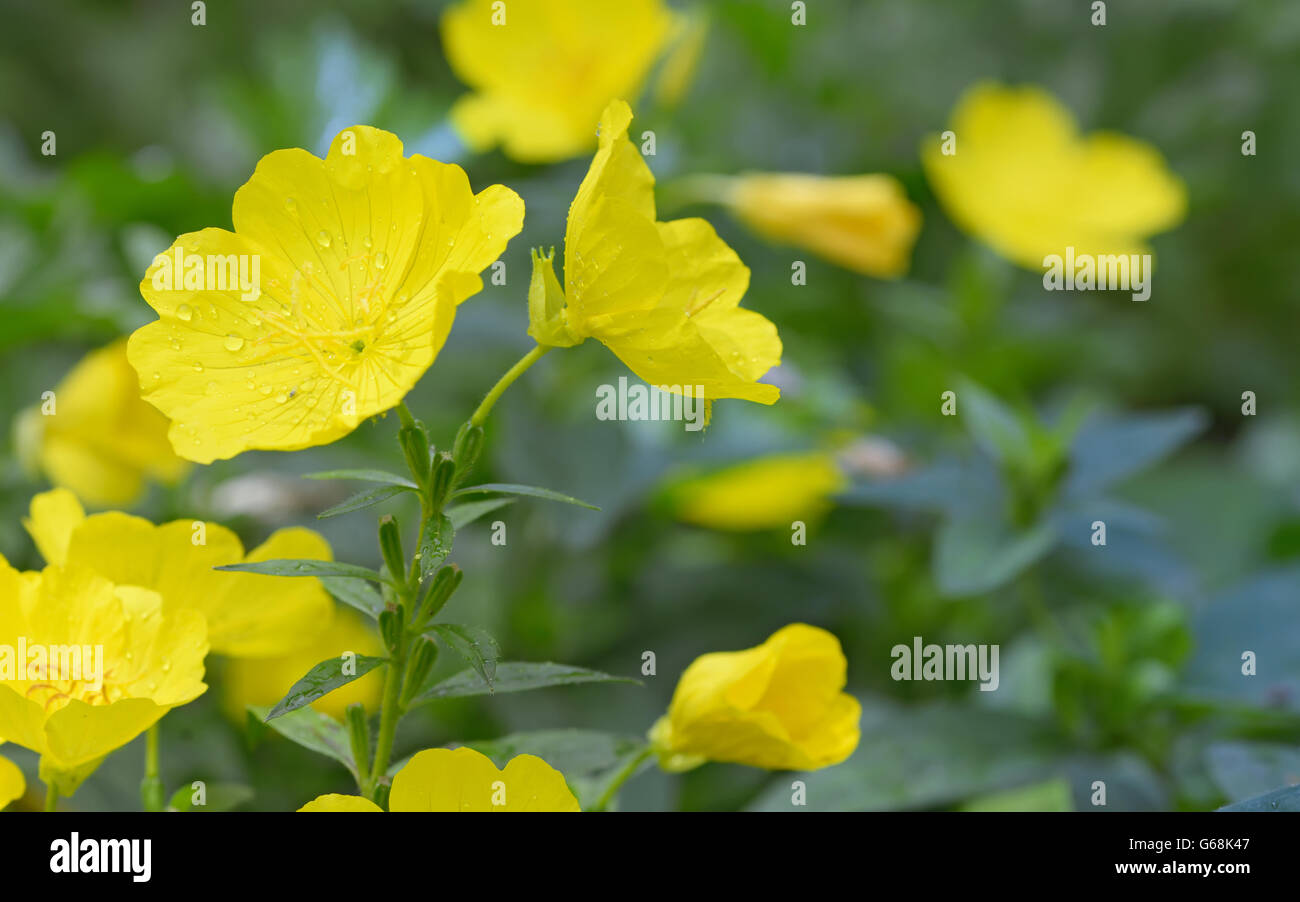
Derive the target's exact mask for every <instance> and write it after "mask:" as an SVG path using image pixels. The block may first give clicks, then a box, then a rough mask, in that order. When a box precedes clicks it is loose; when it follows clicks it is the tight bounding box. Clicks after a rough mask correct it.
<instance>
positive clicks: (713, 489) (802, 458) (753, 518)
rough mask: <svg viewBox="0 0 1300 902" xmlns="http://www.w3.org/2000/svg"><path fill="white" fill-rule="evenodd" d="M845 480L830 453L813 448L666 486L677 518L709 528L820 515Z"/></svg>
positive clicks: (785, 523)
mask: <svg viewBox="0 0 1300 902" xmlns="http://www.w3.org/2000/svg"><path fill="white" fill-rule="evenodd" d="M846 484H847V480H846V479H845V477H844V475H843V474H842V473H841V472H840V468H839V466H838V465H837V464H836V463H835V457H834V455H831V454H826V453H824V452H819V451H814V452H809V453H804V454H780V455H772V456H770V457H760V458H757V459H755V460H747V461H745V462H743V463H739V464H736V465H734V466H731V467H727V468H726V469H723V470H719V471H717V472H714V473H709V474H706V475H704V476H699V477H696V478H693V479H688V480H685V481H683V482H680V483H678V484H676V485H674V486H673V487H672V488H671V496H672V498H673V499H674V502H675V504H674V506H675V508H676V512H677V516H678V517H679V518H680V519H682V520H684V521H686V522H687V523H694V524H696V525H698V526H707V527H710V528H712V529H727V530H740V531H743V530H754V529H772V528H776V527H782V528H786V529H789V528H790V524H791V523H793V522H794V521H795V520H802V521H805V522H807V521H810V520H817V519H820V518H821V517H822V516H823V515H824V514H825V513H826V512H827V511H829V510H830V508H831V501H830V498H831V496H832V495H834V494H836V493H837V492H839V491H840V490H841V489H843V488H844V486H845V485H846Z"/></svg>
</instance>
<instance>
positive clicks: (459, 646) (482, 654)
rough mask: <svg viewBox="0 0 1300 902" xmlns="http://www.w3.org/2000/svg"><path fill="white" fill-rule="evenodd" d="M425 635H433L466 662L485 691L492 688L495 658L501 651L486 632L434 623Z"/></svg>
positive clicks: (471, 627)
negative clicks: (476, 675)
mask: <svg viewBox="0 0 1300 902" xmlns="http://www.w3.org/2000/svg"><path fill="white" fill-rule="evenodd" d="M427 633H433V634H434V635H435V636H437V638H438V639H440V640H441V641H442V642H443V644H445V645H446V646H447V647H448V648H450V649H451V650H452V651H454V652H456V653H457V654H458V655H460V656H461V657H462V658H464V659H465V660H466V661H468V662H469V665H470V666H471V667H473V668H474V670H475V672H477V673H478V675H479V676H480V677H482V678H483V682H484V683H486V684H487V689H488V690H491V689H492V688H493V682H492V681H493V680H494V679H496V668H497V658H499V657H501V649H500V648H499V647H498V646H497V640H496V639H493V638H492V636H491V635H490V634H489V633H488V632H487V630H485V629H483V628H481V627H477V626H463V625H462V624H459V623H435V624H434V625H433V626H431V627H429V629H428V630H427ZM427 633H426V634H427Z"/></svg>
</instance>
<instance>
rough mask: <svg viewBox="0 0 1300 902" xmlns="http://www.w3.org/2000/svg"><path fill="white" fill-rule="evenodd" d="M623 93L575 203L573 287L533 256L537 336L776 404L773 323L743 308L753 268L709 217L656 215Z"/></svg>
mask: <svg viewBox="0 0 1300 902" xmlns="http://www.w3.org/2000/svg"><path fill="white" fill-rule="evenodd" d="M631 119H632V111H631V110H630V109H629V108H628V105H627V104H626V103H624V102H623V101H621V100H618V101H615V102H613V103H611V104H610V105H609V107H608V108H606V110H605V113H604V115H603V116H602V117H601V124H600V149H599V150H598V151H597V152H596V156H595V158H594V159H593V160H592V163H591V168H590V169H589V170H588V172H587V176H586V178H584V179H583V180H582V185H581V186H580V187H579V188H578V194H577V196H576V197H575V198H574V200H573V204H572V206H570V207H569V221H568V227H567V229H566V231H565V235H564V288H563V290H562V291H561V288H560V285H559V282H558V280H557V279H556V278H555V275H554V271H553V269H552V262H551V258H550V257H541V256H537V255H535V256H534V258H533V259H534V269H533V285H532V287H531V289H530V291H529V298H528V301H529V319H530V327H529V330H528V331H529V334H530V335H532V336H533V338H534V339H535V340H537V341H538V342H539V343H540V344H543V345H553V346H558V347H567V346H569V345H573V344H578V343H580V342H582V341H584V340H585V339H586V338H588V337H594V338H596V339H597V340H599V341H600V342H602V343H603V344H605V345H606V346H607V347H608V348H609V349H610V350H611V351H613V352H614V354H615V355H617V356H618V358H619V359H620V360H622V361H623V363H625V364H627V366H628V368H629V369H631V370H632V372H634V373H636V374H637V375H638V376H640V377H641V378H642V379H643V380H644V381H645V382H647V383H649V384H651V385H657V386H660V387H661V388H662V387H668V389H669V390H672V391H676V392H677V393H678V394H686V393H688V392H689V393H692V394H694V396H695V397H703V398H706V399H715V398H743V399H745V400H748V401H758V402H759V403H762V404H772V403H774V402H775V401H776V399H777V398H778V397H780V394H781V392H780V389H778V388H777V387H776V386H775V385H765V384H762V383H759V382H757V380H758V379H759V378H760V377H761V376H762V375H763V374H764V373H766V372H767V371H768V370H769V369H771V368H772V367H774V366H776V365H777V364H779V363H780V362H781V339H780V338H779V337H778V336H777V333H776V327H775V326H774V325H772V323H771V322H769V321H768V320H767V319H765V318H764V317H763V316H761V315H760V314H758V313H755V312H754V311H752V310H744V309H742V308H741V307H739V306H738V304H739V303H740V298H741V296H742V295H744V293H745V290H746V289H747V288H748V287H749V270H748V269H747V268H746V267H745V265H744V264H743V263H741V262H740V258H738V257H737V256H736V252H735V251H733V250H732V249H731V248H730V247H728V246H727V244H726V243H725V242H724V241H723V240H722V239H721V238H719V237H718V236H717V234H716V233H715V232H714V231H713V227H712V226H711V225H709V224H708V223H707V222H705V221H704V220H703V219H676V220H673V221H672V222H656V221H655V203H654V176H653V175H651V174H650V169H649V167H647V166H646V164H645V160H643V159H642V158H641V154H640V153H639V152H638V151H637V149H636V148H635V147H634V146H633V145H632V142H631V141H629V140H628V138H627V127H628V124H629V123H630V122H631Z"/></svg>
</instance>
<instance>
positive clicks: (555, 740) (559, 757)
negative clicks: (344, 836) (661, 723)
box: [463, 729, 649, 808]
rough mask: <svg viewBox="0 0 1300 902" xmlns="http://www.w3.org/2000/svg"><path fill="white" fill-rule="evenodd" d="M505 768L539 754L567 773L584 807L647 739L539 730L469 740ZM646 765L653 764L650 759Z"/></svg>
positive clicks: (572, 787) (469, 743)
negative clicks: (521, 757) (519, 757)
mask: <svg viewBox="0 0 1300 902" xmlns="http://www.w3.org/2000/svg"><path fill="white" fill-rule="evenodd" d="M463 745H467V746H469V747H470V748H472V749H475V750H476V751H478V752H481V753H482V754H484V755H487V756H488V757H489V758H491V759H492V761H493V763H494V764H496V766H497V767H504V766H505V765H506V764H507V763H508V762H509V761H510V759H511V758H514V757H515V756H517V755H536V756H537V757H538V758H541V759H542V760H543V761H545V762H546V763H547V764H549V765H551V767H553V768H555V769H556V770H558V771H559V772H560V773H562V774H564V779H565V782H567V783H568V784H569V789H571V790H573V794H574V795H576V796H577V797H578V801H579V803H580V804H582V805H583V807H584V808H585V807H587V806H589V805H591V804H592V803H594V802H595V801H596V799H597V798H599V796H600V793H601V791H602V790H604V788H605V786H606V785H607V784H608V783H609V780H610V778H611V777H612V776H613V775H614V774H616V773H617V772H618V771H619V770H621V769H622V768H623V767H624V766H625V765H627V764H628V763H630V762H631V760H632V759H633V758H635V757H636V756H637V755H639V754H640V753H641V751H642V750H643V749H644V748H645V740H644V739H641V738H638V737H635V736H617V735H614V734H612V733H604V732H601V731H599V730H574V729H562V730H537V731H533V732H526V733H514V734H512V735H509V736H503V737H501V738H500V739H490V740H484V741H482V742H466V743H463ZM646 764H649V762H648V761H647V762H646Z"/></svg>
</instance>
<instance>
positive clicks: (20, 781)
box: [0, 756, 27, 810]
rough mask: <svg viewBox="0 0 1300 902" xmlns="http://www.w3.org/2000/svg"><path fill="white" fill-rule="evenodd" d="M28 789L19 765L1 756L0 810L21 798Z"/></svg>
mask: <svg viewBox="0 0 1300 902" xmlns="http://www.w3.org/2000/svg"><path fill="white" fill-rule="evenodd" d="M26 791H27V780H26V779H25V778H24V777H23V772H22V771H21V770H19V769H18V765H17V764H14V763H13V762H12V761H10V760H9V759H8V758H5V757H3V756H0V810H3V809H4V807H5V806H6V805H8V804H9V803H10V802H12V801H13V800H14V799H21V798H22V797H23V793H25V792H26Z"/></svg>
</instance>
